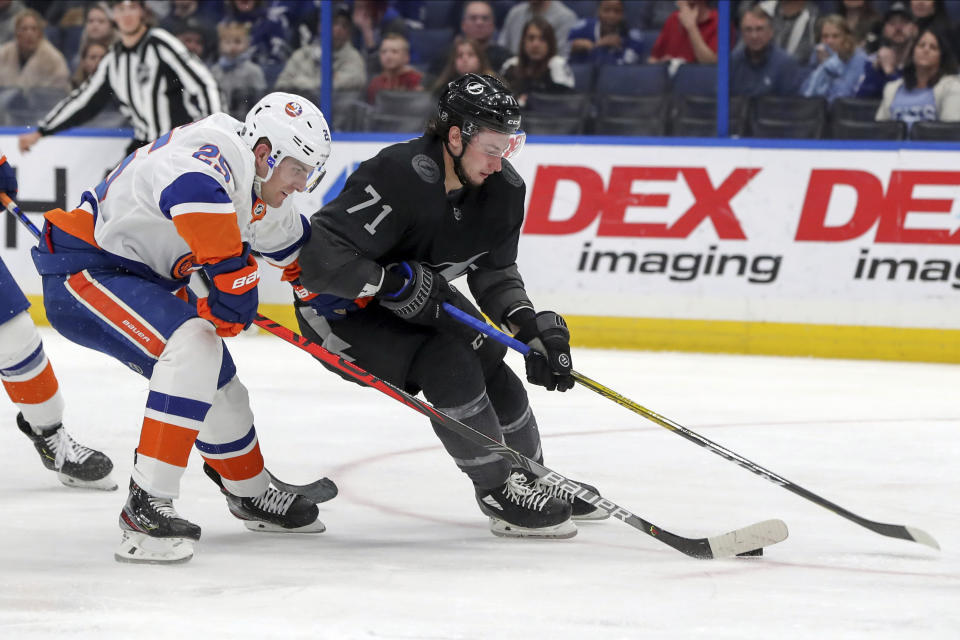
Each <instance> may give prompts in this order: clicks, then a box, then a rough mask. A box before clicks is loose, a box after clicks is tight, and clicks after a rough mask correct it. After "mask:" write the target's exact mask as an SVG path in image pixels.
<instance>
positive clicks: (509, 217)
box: [300, 135, 532, 322]
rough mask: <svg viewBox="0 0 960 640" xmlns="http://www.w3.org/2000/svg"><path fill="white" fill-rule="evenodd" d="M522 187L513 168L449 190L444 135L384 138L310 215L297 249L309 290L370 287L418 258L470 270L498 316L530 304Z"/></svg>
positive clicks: (448, 270) (448, 273)
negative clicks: (522, 256)
mask: <svg viewBox="0 0 960 640" xmlns="http://www.w3.org/2000/svg"><path fill="white" fill-rule="evenodd" d="M525 193H526V187H525V185H524V183H523V179H522V178H521V177H520V175H519V174H518V173H517V172H516V170H514V168H513V167H512V166H511V165H510V164H509V163H508V162H507V161H506V160H503V169H502V171H500V172H499V173H494V174H492V175H490V176H489V177H488V178H487V179H486V180H485V181H484V183H483V184H482V185H481V186H479V187H475V188H465V189H459V190H457V191H453V192H451V193H449V194H448V193H446V190H445V188H444V169H443V151H442V143H441V141H440V139H439V138H437V137H435V136H429V135H427V136H423V137H420V138H416V139H414V140H411V141H409V142H404V143H400V144H394V145H391V146H389V147H387V148H385V149H383V150H382V151H380V153H378V154H377V155H376V156H374V157H373V158H371V159H369V160H367V161H366V162H364V163H362V164H361V165H360V167H359V168H358V169H357V170H356V171H355V172H354V173H353V174H352V175H351V176H350V177H349V178H348V179H347V182H346V185H345V186H344V189H343V191H342V192H341V193H340V195H339V196H337V197H336V198H335V199H334V200H333V201H332V202H330V203H328V204H327V205H326V206H324V207H323V208H322V209H321V210H320V211H319V212H318V213H316V214H314V216H313V217H312V219H311V227H312V234H311V238H310V240H309V241H308V243H307V244H306V245H305V246H304V247H303V248H302V249H301V252H300V264H301V266H302V268H303V272H302V276H301V280H302V283H303V285H304V286H305V287H306V288H307V289H309V290H310V291H314V292H318V293H329V294H334V295H337V296H341V297H343V298H350V299H352V298H357V297H362V296H367V295H371V294H372V293H373V292H374V291H376V289H377V287H378V286H379V284H380V282H381V280H382V269H383V268H384V267H388V266H389V265H391V264H393V263H397V262H401V261H411V260H416V261H419V262H421V263H422V264H424V265H427V266H429V267H431V268H433V269H434V270H435V271H437V272H439V273H441V274H442V275H443V276H444V277H445V278H447V280H453V279H455V278H457V277H459V276H461V275H463V274H465V273H466V274H467V282H468V284H469V286H470V290H471V292H472V293H473V295H474V298H475V299H476V300H477V302H478V304H479V305H480V307H481V309H483V311H484V312H485V313H486V314H487V315H488V316H490V317H491V318H492V319H494V320H495V321H497V322H500V321H502V319H503V318H504V317H505V316H506V314H507V313H509V312H510V311H512V310H513V309H515V308H518V307H519V306H532V305H530V303H529V301H528V300H527V296H526V292H525V291H524V289H523V281H522V280H521V278H520V274H519V272H518V271H517V267H516V259H517V244H518V242H519V239H520V229H521V226H522V225H523V203H524V196H525Z"/></svg>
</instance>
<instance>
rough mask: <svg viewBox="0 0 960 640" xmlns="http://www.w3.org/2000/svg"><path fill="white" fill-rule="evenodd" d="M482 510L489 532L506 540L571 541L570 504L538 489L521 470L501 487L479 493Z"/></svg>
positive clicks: (572, 534)
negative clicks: (562, 539) (540, 539)
mask: <svg viewBox="0 0 960 640" xmlns="http://www.w3.org/2000/svg"><path fill="white" fill-rule="evenodd" d="M477 504H479V505H480V510H481V511H483V512H484V513H485V514H487V515H488V516H490V531H491V532H492V533H493V535H495V536H503V537H507V538H572V537H573V536H575V535H577V527H576V525H575V524H573V522H572V521H571V520H570V513H571V508H570V505H569V503H567V502H564V501H563V500H558V499H557V498H553V497H551V496H548V495H546V494H544V493H541V492H539V491H537V490H535V489H534V488H533V487H532V486H531V484H530V483H529V482H528V481H527V477H526V476H525V475H524V474H523V473H522V472H520V471H513V472H512V473H511V474H510V477H509V478H507V481H506V482H505V483H504V484H502V485H500V486H499V487H494V488H493V489H485V490H478V491H477Z"/></svg>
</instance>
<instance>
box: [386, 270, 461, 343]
mask: <svg viewBox="0 0 960 640" xmlns="http://www.w3.org/2000/svg"><path fill="white" fill-rule="evenodd" d="M400 278H403V280H404V282H403V285H402V286H400V288H399V290H395V291H394V292H392V293H389V292H387V293H385V292H383V289H381V291H380V292H378V293H377V295H376V297H377V298H378V299H379V300H380V305H381V306H382V307H384V308H385V309H389V310H390V311H392V312H394V313H395V314H397V315H398V316H400V317H401V318H403V319H404V320H406V321H407V322H412V323H414V324H419V325H424V326H428V327H434V328H436V329H440V330H445V331H451V330H452V331H458V330H459V327H460V323H458V322H457V321H456V320H454V319H453V318H451V317H450V316H449V315H448V314H447V312H446V311H444V310H443V303H444V302H450V303H453V304H456V301H457V295H456V290H455V289H454V288H453V287H451V286H450V284H449V283H448V282H447V279H446V278H444V277H443V276H442V275H440V274H439V273H436V272H435V271H433V270H432V269H430V268H429V267H425V266H423V265H422V264H420V263H419V262H414V261H411V262H401V263H400V264H397V265H394V266H392V267H390V269H389V270H388V272H387V274H386V275H385V276H384V283H387V282H388V280H394V281H397V282H399V279H400ZM385 288H386V287H385Z"/></svg>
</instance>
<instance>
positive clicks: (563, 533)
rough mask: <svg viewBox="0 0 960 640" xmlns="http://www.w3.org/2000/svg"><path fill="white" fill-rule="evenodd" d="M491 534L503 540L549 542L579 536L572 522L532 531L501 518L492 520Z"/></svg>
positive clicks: (568, 521)
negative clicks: (521, 539) (528, 539)
mask: <svg viewBox="0 0 960 640" xmlns="http://www.w3.org/2000/svg"><path fill="white" fill-rule="evenodd" d="M490 533H492V534H493V535H495V536H499V537H501V538H544V539H549V540H566V539H567V538H572V537H573V536H575V535H577V525H575V524H574V523H573V521H572V520H564V521H563V522H561V523H560V524H558V525H554V526H552V527H537V528H536V529H531V528H527V527H518V526H515V525H512V524H510V523H508V522H505V521H503V520H500V519H499V518H490Z"/></svg>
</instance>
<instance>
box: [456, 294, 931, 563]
mask: <svg viewBox="0 0 960 640" xmlns="http://www.w3.org/2000/svg"><path fill="white" fill-rule="evenodd" d="M443 307H444V309H445V310H446V311H447V313H449V314H450V315H451V316H452V317H453V318H455V319H456V320H459V321H460V322H462V323H464V324H466V325H468V326H470V327H472V328H474V329H476V330H477V331H480V332H482V333H484V334H486V335H488V336H490V337H491V338H493V339H494V340H496V341H497V342H500V343H502V344H505V345H506V346H508V347H510V348H511V349H514V350H516V351H519V352H520V353H522V354H523V355H526V354H527V353H529V352H530V347H529V346H527V345H526V344H524V343H522V342H520V341H519V340H517V339H515V338H513V337H511V336H509V335H507V334H506V333H504V332H502V331H500V330H498V329H497V328H496V327H493V326H491V325H489V324H487V323H486V322H482V321H480V320H477V319H476V318H474V317H473V316H471V315H470V314H468V313H465V312H464V311H461V310H460V309H458V308H457V307H455V306H453V305H451V304H449V303H444V305H443ZM570 374H571V375H572V376H573V379H574V380H576V381H577V382H578V383H580V384H581V385H582V386H584V387H586V388H588V389H590V390H591V391H594V392H596V393H599V394H600V395H602V396H603V397H604V398H607V399H608V400H613V401H614V402H616V403H617V404H619V405H621V406H623V407H626V408H627V409H629V410H630V411H633V412H634V413H639V414H640V415H641V416H643V417H644V418H646V419H647V420H650V421H652V422H655V423H657V424H658V425H660V426H661V427H665V428H667V429H669V430H670V431H673V432H674V433H676V434H678V435H680V436H682V437H684V438H686V439H687V440H689V441H690V442H693V443H696V444H698V445H700V446H701V447H703V448H705V449H709V450H710V451H712V452H714V453H716V454H717V455H719V456H720V457H722V458H726V459H727V460H730V461H731V462H734V463H736V464H738V465H740V466H741V467H743V468H744V469H746V470H747V471H751V472H753V473H755V474H757V475H758V476H760V477H761V478H765V479H767V480H769V481H770V482H772V483H774V484H778V485H780V486H781V487H783V488H784V489H786V490H787V491H791V492H793V493H795V494H797V495H798V496H800V497H802V498H806V499H807V500H809V501H811V502H813V503H814V504H818V505H820V506H821V507H824V508H825V509H829V510H830V511H833V512H834V513H835V514H837V515H838V516H842V517H844V518H846V519H847V520H851V521H853V522H856V523H857V524H859V525H860V526H861V527H865V528H867V529H870V530H871V531H873V532H875V533H879V534H880V535H884V536H889V537H891V538H901V539H903V540H910V541H912V542H919V543H920V544H925V545H927V546H928V547H933V548H934V549H939V548H940V545H939V544H938V543H937V541H936V540H935V539H934V537H933V536H931V535H930V534H929V533H927V532H926V531H924V530H922V529H918V528H916V527H911V526H907V525H900V524H885V523H883V522H875V521H873V520H868V519H867V518H864V517H862V516H858V515H857V514H855V513H853V512H852V511H848V510H846V509H844V508H843V507H841V506H840V505H838V504H834V503H833V502H830V501H829V500H827V499H825V498H821V497H820V496H818V495H817V494H815V493H813V492H812V491H808V490H807V489H804V488H803V487H801V486H800V485H797V484H794V483H793V482H790V481H789V480H787V479H786V478H784V477H783V476H781V475H778V474H776V473H774V472H773V471H770V470H769V469H766V468H764V467H761V466H760V465H758V464H756V463H755V462H751V461H750V460H747V459H746V458H744V457H743V456H741V455H740V454H738V453H735V452H733V451H731V450H729V449H727V448H726V447H723V446H720V445H719V444H717V443H715V442H713V441H712V440H708V439H707V438H704V437H703V436H701V435H699V434H698V433H695V432H693V431H691V430H690V429H687V428H686V427H684V426H683V425H680V424H678V423H676V422H674V421H673V420H671V419H669V418H666V417H664V416H661V415H660V414H659V413H656V412H655V411H651V410H650V409H647V408H646V407H642V406H640V405H639V404H637V403H636V402H634V401H633V400H630V399H629V398H626V397H624V396H622V395H620V394H619V393H617V392H616V391H613V390H612V389H609V388H608V387H605V386H603V385H602V384H600V383H598V382H596V381H594V380H591V379H590V378H588V377H587V376H585V375H583V374H581V373H578V372H577V371H571V372H570Z"/></svg>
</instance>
